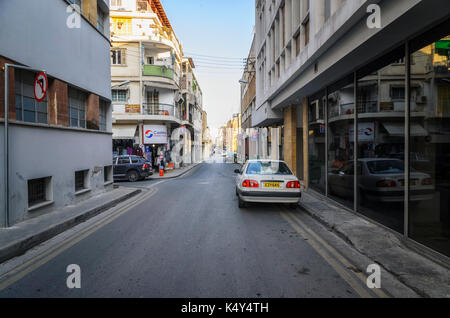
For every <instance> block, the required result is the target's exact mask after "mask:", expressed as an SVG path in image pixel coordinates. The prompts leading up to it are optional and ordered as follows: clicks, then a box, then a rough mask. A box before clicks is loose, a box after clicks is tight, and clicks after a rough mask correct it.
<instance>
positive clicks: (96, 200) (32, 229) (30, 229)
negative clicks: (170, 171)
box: [0, 188, 141, 263]
mask: <svg viewBox="0 0 450 318" xmlns="http://www.w3.org/2000/svg"><path fill="white" fill-rule="evenodd" d="M140 192H141V190H137V189H131V188H118V189H114V190H112V191H109V192H106V193H104V194H100V195H98V196H95V197H92V198H90V199H88V200H86V201H83V202H81V203H80V204H77V205H73V206H67V207H65V208H62V209H60V210H58V211H54V212H51V213H48V214H45V215H42V216H39V217H35V218H32V219H29V220H26V221H24V222H21V223H18V224H16V225H15V226H13V227H11V228H8V229H0V263H2V262H4V261H6V260H8V259H11V258H13V257H16V256H19V255H22V254H24V253H25V252H26V251H27V250H29V249H31V248H33V247H34V246H36V245H39V244H40V243H42V242H45V241H47V240H49V239H50V238H52V237H54V236H56V235H58V234H60V233H62V232H64V231H66V230H68V229H70V228H72V227H74V226H76V225H78V224H80V223H82V222H85V221H86V220H88V219H90V218H92V217H94V216H96V215H98V214H100V213H102V212H104V211H106V210H107V209H110V208H112V207H113V206H115V205H117V204H119V203H121V202H123V201H126V200H128V199H130V198H131V197H133V196H135V195H137V194H139V193H140Z"/></svg>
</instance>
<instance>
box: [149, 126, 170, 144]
mask: <svg viewBox="0 0 450 318" xmlns="http://www.w3.org/2000/svg"><path fill="white" fill-rule="evenodd" d="M143 129H144V134H143V135H144V144H146V145H149V144H150V145H151V144H154V145H162V144H167V127H166V126H164V125H144V126H143Z"/></svg>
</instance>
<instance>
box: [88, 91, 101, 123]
mask: <svg viewBox="0 0 450 318" xmlns="http://www.w3.org/2000/svg"><path fill="white" fill-rule="evenodd" d="M99 122H100V98H99V97H98V95H95V94H89V96H88V98H87V101H86V128H87V129H92V130H99Z"/></svg>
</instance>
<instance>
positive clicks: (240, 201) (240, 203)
mask: <svg viewBox="0 0 450 318" xmlns="http://www.w3.org/2000/svg"><path fill="white" fill-rule="evenodd" d="M238 204H239V208H240V209H243V208H246V207H247V204H246V203H245V202H244V201H242V199H241V198H238Z"/></svg>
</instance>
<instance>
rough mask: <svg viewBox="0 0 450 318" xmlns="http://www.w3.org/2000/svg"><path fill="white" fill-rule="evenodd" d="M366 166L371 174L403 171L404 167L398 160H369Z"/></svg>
mask: <svg viewBox="0 0 450 318" xmlns="http://www.w3.org/2000/svg"><path fill="white" fill-rule="evenodd" d="M367 167H368V168H369V171H370V173H371V174H393V173H404V172H405V167H404V165H403V162H401V161H400V160H377V161H369V162H368V163H367Z"/></svg>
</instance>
